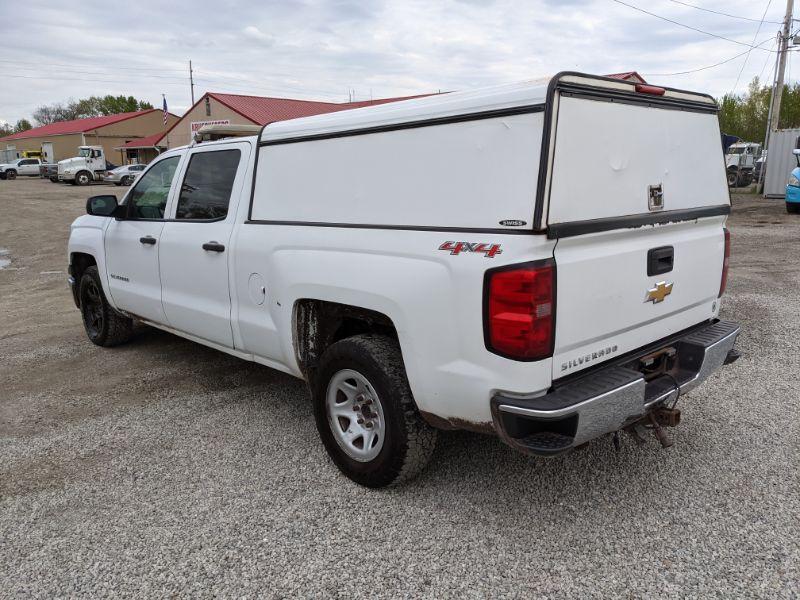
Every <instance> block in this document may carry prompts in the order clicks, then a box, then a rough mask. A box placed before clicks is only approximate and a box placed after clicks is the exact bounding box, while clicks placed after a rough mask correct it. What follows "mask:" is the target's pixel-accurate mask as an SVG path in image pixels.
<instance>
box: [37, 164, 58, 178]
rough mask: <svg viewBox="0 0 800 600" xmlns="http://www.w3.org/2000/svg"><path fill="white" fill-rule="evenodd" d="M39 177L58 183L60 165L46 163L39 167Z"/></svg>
mask: <svg viewBox="0 0 800 600" xmlns="http://www.w3.org/2000/svg"><path fill="white" fill-rule="evenodd" d="M39 177H41V178H42V179H49V180H50V181H52V182H53V183H58V164H57V163H46V164H42V165H39Z"/></svg>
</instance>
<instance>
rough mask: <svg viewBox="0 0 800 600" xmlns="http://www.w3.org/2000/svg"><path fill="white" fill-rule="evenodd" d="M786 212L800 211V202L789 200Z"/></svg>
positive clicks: (795, 212)
mask: <svg viewBox="0 0 800 600" xmlns="http://www.w3.org/2000/svg"><path fill="white" fill-rule="evenodd" d="M786 212H787V213H789V214H797V213H800V202H787V203H786Z"/></svg>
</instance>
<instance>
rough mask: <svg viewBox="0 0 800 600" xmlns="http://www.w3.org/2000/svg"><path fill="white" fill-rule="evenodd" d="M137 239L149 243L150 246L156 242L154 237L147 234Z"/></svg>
mask: <svg viewBox="0 0 800 600" xmlns="http://www.w3.org/2000/svg"><path fill="white" fill-rule="evenodd" d="M139 241H140V242H141V243H142V244H150V245H151V246H154V245H155V243H156V238H154V237H153V236H151V235H148V236H146V237H140V238H139Z"/></svg>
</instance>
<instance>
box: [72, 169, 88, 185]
mask: <svg viewBox="0 0 800 600" xmlns="http://www.w3.org/2000/svg"><path fill="white" fill-rule="evenodd" d="M91 182H92V176H91V175H90V174H89V172H88V171H78V173H77V174H76V175H75V185H89V184H90V183H91Z"/></svg>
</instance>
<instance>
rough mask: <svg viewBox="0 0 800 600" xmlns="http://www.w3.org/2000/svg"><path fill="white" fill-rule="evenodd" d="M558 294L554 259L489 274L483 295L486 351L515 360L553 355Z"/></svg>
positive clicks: (487, 273) (500, 269)
mask: <svg viewBox="0 0 800 600" xmlns="http://www.w3.org/2000/svg"><path fill="white" fill-rule="evenodd" d="M555 291H556V265H555V261H554V260H553V259H552V258H550V259H547V260H543V261H537V262H533V263H526V264H522V265H513V266H510V267H500V268H498V269H492V270H490V271H487V272H486V276H485V278H484V292H483V293H484V341H485V343H486V348H487V349H488V350H489V351H491V352H494V353H495V354H499V355H501V356H505V357H507V358H513V359H515V360H528V361H532V360H540V359H542V358H548V357H549V356H552V354H553V338H554V329H555V313H556V310H555V309H556V307H555Z"/></svg>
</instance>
